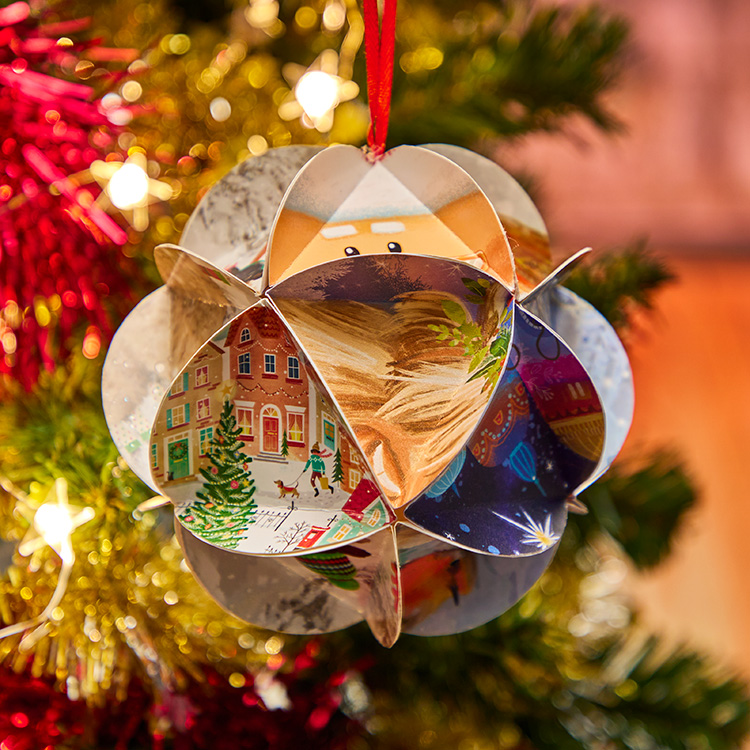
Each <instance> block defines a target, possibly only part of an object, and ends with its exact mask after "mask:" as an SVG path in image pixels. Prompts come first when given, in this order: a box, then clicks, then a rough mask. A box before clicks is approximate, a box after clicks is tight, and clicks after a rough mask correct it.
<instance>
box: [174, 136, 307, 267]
mask: <svg viewBox="0 0 750 750" xmlns="http://www.w3.org/2000/svg"><path fill="white" fill-rule="evenodd" d="M321 150H322V147H321V146H286V147H283V148H274V149H271V150H269V151H266V153H265V154H262V155H260V156H255V157H252V158H250V159H247V160H245V161H243V162H242V163H241V164H238V165H237V166H236V167H235V168H234V169H232V170H231V171H230V172H229V173H228V174H226V175H225V176H224V177H222V178H221V179H220V180H219V181H218V182H217V183H216V184H215V185H214V186H213V187H212V188H211V189H210V190H209V191H208V193H206V195H205V196H204V197H203V198H202V199H201V201H200V203H199V204H198V206H197V208H196V209H195V211H193V213H192V214H191V215H190V218H189V219H188V221H187V224H185V229H184V230H183V232H182V238H181V239H180V245H181V246H182V247H185V248H187V249H188V250H192V251H193V252H194V253H195V254H196V255H200V256H201V257H202V258H205V259H206V260H209V261H211V262H212V263H214V264H215V265H216V266H218V267H219V268H225V269H228V270H230V271H232V273H234V275H235V276H238V277H239V278H241V279H242V280H243V281H251V280H254V279H260V277H261V275H262V267H263V263H262V261H263V258H264V257H265V252H266V246H267V243H268V237H269V235H270V234H271V227H272V225H273V220H274V219H275V218H276V213H277V211H278V208H279V205H280V204H281V199H282V198H283V197H284V193H285V192H286V191H287V189H288V187H289V185H290V184H291V182H292V180H293V179H294V178H295V177H296V175H297V172H299V170H300V169H302V167H303V166H304V165H305V164H306V163H307V162H308V161H309V160H310V159H311V158H312V157H313V156H315V154H317V153H318V152H319V151H321Z"/></svg>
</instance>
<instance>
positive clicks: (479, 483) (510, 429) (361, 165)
mask: <svg viewBox="0 0 750 750" xmlns="http://www.w3.org/2000/svg"><path fill="white" fill-rule="evenodd" d="M243 227H244V228H243ZM509 240H510V244H509ZM184 241H185V242H186V243H187V244H188V245H190V246H191V247H192V248H193V251H191V250H189V249H185V248H180V247H175V246H163V247H161V248H157V251H156V253H155V258H156V262H157V266H158V268H159V271H160V273H161V274H162V276H163V278H164V281H165V286H164V287H163V288H162V289H160V290H157V292H155V293H154V294H153V295H151V296H150V297H148V298H146V299H145V300H144V301H143V302H141V304H140V305H138V306H137V307H136V308H135V310H134V311H133V312H132V313H131V315H130V316H129V317H128V319H127V320H126V322H125V323H124V324H123V326H122V328H121V329H120V331H119V332H118V334H117V335H116V336H115V339H114V341H113V344H112V348H111V350H110V353H109V356H108V358H107V361H106V362H105V372H104V387H103V391H104V394H105V404H104V406H105V413H106V416H107V421H108V424H109V426H110V429H111V431H112V433H113V437H114V438H115V441H116V443H117V445H118V448H119V449H120V450H121V452H122V453H123V455H124V456H126V458H127V459H128V461H129V462H130V464H131V465H132V466H133V468H134V470H135V471H136V472H137V473H138V475H139V476H141V477H142V478H143V479H144V480H145V481H147V482H148V483H149V484H150V485H151V486H152V487H154V488H155V489H157V491H159V492H161V493H163V494H165V495H166V496H168V497H169V498H170V499H171V500H172V501H173V503H174V506H175V516H176V519H177V522H178V523H177V525H176V526H177V533H178V536H179V538H180V541H181V544H182V546H183V549H184V550H185V554H186V559H187V560H188V563H189V565H190V566H191V568H192V569H193V571H194V572H195V575H196V577H197V578H198V579H199V580H201V582H202V583H203V584H204V586H205V587H206V588H207V589H208V590H209V591H210V592H211V593H212V594H213V595H214V597H215V598H216V599H217V600H218V601H219V602H220V603H221V604H222V605H223V606H224V607H225V608H227V609H228V610H229V611H231V612H233V613H234V614H236V615H238V616H240V617H243V618H245V619H248V620H250V621H252V622H254V623H255V624H257V625H261V626H263V627H269V628H274V629H279V630H283V631H285V632H303V633H316V632H327V631H328V630H333V629H337V628H339V627H346V626H347V625H349V624H351V623H353V622H356V621H358V620H362V619H364V620H366V621H367V622H368V624H369V626H370V628H371V629H372V631H373V633H374V634H375V636H376V637H377V638H378V640H380V642H381V643H383V644H385V645H390V644H392V643H393V642H394V641H395V639H396V638H397V637H398V635H399V633H400V632H401V631H402V630H403V631H404V632H411V633H415V634H419V635H436V634H445V633H450V632H459V631H461V630H465V629H468V628H471V627H475V626H477V625H479V624H482V623H483V622H486V621H487V620H489V619H492V618H493V617H495V616H497V615H498V614H500V613H501V612H502V611H504V610H505V609H507V608H508V607H509V606H511V605H512V604H513V603H514V602H515V601H516V600H517V599H518V598H519V597H520V596H522V595H523V594H524V593H525V592H526V591H527V590H528V588H529V587H530V586H531V585H533V583H534V581H535V580H537V579H538V577H539V576H540V575H541V574H542V572H543V571H544V569H545V567H546V565H547V564H548V563H549V560H550V559H551V558H552V556H553V555H554V551H555V549H556V548H557V545H558V542H559V540H560V538H561V536H562V533H563V530H564V527H565V522H566V518H567V506H568V504H569V503H570V502H571V500H572V499H573V498H574V497H575V495H576V494H577V493H578V492H579V491H580V490H581V489H582V488H584V487H585V486H587V485H588V484H589V483H590V482H591V481H593V478H595V477H596V476H598V475H600V474H601V473H602V472H603V471H604V470H605V469H606V468H607V466H608V465H609V464H610V463H611V461H612V460H613V459H614V456H615V454H616V453H617V451H618V450H619V448H620V446H621V444H622V441H623V440H624V437H625V434H626V433H627V427H628V425H629V421H630V417H631V414H632V381H631V379H630V371H629V368H628V366H627V358H626V357H625V354H624V350H622V347H621V345H619V342H618V340H617V337H616V334H615V333H614V331H612V329H611V328H610V327H609V326H608V324H607V323H606V321H604V320H603V319H602V318H601V316H599V314H598V313H596V312H595V311H593V309H590V308H589V307H588V306H587V305H586V303H583V302H582V301H581V300H580V299H578V298H577V297H575V295H572V294H571V293H568V292H566V291H564V290H560V289H558V288H556V284H558V283H559V281H560V279H561V278H562V275H563V274H564V272H565V271H566V270H567V269H568V268H570V267H571V266H572V264H573V263H576V262H578V261H579V260H580V258H581V257H582V256H583V253H584V252H585V251H582V252H581V253H579V254H577V255H576V256H574V257H573V258H572V259H571V260H570V261H569V262H568V264H567V266H566V265H563V266H561V267H558V268H557V269H555V268H554V267H552V265H551V263H550V262H549V243H548V239H547V234H546V229H545V228H544V224H543V222H542V220H541V217H540V216H539V215H538V212H537V211H536V209H535V208H534V206H533V204H532V203H531V202H530V199H529V198H528V196H526V194H525V193H524V192H523V190H522V189H521V188H520V186H519V185H518V183H517V182H515V180H513V179H512V178H511V177H510V176H509V175H508V174H507V173H505V172H504V171H503V170H501V169H500V168H499V167H496V166H495V165H493V164H492V163H491V162H488V161H487V160H484V159H483V158H482V157H479V156H477V155H475V154H470V152H465V151H463V150H460V149H456V148H455V147H448V146H431V147H429V148H419V147H400V148H398V149H394V150H393V151H392V152H389V153H388V154H387V155H386V157H385V158H384V159H383V160H382V161H379V162H376V163H374V164H373V163H372V162H370V161H368V160H367V159H366V158H365V157H364V156H363V154H362V153H361V152H360V151H358V150H357V149H353V148H351V147H332V148H328V149H325V150H322V151H316V150H315V149H307V148H299V149H284V150H281V151H279V152H275V151H272V152H269V153H268V154H267V155H265V156H264V157H261V158H259V159H257V160H256V159H254V160H251V162H248V164H247V165H245V166H242V167H239V168H237V169H236V170H233V171H232V172H231V173H230V174H229V175H227V177H225V178H224V179H223V180H222V181H220V182H219V183H218V184H217V186H215V187H214V188H213V189H212V190H211V191H209V193H208V195H207V196H206V198H204V200H203V202H202V203H201V205H200V208H199V210H198V211H197V212H196V214H195V215H194V217H193V218H192V219H191V221H190V222H189V224H188V225H187V227H186V231H185V234H184ZM511 251H512V252H513V253H515V257H516V260H517V266H516V272H517V282H518V283H517V284H516V283H515V282H516V275H514V267H513V256H512V255H511ZM261 274H263V275H262V276H261ZM512 290H513V291H512ZM144 330H150V331H153V332H154V333H153V335H151V336H149V337H146V338H145V339H144V337H143V331H144ZM248 582H251V583H250V584H249V583H248ZM250 585H252V593H249V591H250V589H249V588H248V587H249V586H250Z"/></svg>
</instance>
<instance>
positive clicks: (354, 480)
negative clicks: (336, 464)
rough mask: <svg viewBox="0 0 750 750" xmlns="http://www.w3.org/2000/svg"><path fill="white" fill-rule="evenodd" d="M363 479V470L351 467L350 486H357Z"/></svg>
mask: <svg viewBox="0 0 750 750" xmlns="http://www.w3.org/2000/svg"><path fill="white" fill-rule="evenodd" d="M360 479H362V472H361V471H357V469H349V486H350V487H356V486H357V485H358V484H359V481H360Z"/></svg>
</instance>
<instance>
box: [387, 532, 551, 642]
mask: <svg viewBox="0 0 750 750" xmlns="http://www.w3.org/2000/svg"><path fill="white" fill-rule="evenodd" d="M397 538H398V557H399V565H400V567H401V589H402V596H403V608H404V622H403V631H404V632H405V633H411V634H413V635H425V636H431V635H450V634H452V633H462V632H464V631H465V630H471V629H472V628H475V627H478V626H479V625H483V624H484V623H486V622H489V621H490V620H493V619H494V618H495V617H498V616H499V615H501V614H502V613H503V612H505V611H506V610H508V609H510V607H512V606H513V605H514V604H515V603H516V602H517V601H518V600H519V599H520V598H521V597H522V596H523V595H524V594H525V593H526V592H527V591H528V590H529V589H530V588H531V587H532V586H533V585H534V584H535V583H536V582H537V581H538V580H539V578H540V576H541V575H542V573H543V572H544V570H545V568H546V567H547V565H549V563H550V561H551V560H552V558H553V557H554V555H555V552H556V551H557V545H554V546H552V547H549V548H548V549H547V550H545V551H544V552H542V553H541V554H539V555H534V556H532V557H514V558H507V557H503V558H498V557H494V556H492V555H478V554H476V553H474V552H469V551H468V550H465V549H461V548H460V547H454V546H452V545H451V544H449V543H448V542H445V541H440V540H438V539H434V538H432V537H429V536H425V535H424V534H420V533H419V532H417V531H415V530H413V529H410V528H407V527H405V526H399V528H398V535H397Z"/></svg>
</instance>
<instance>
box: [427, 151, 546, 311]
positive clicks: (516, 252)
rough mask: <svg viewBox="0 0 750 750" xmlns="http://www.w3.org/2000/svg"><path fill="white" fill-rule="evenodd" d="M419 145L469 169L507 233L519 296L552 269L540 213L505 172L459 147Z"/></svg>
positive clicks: (526, 194)
mask: <svg viewBox="0 0 750 750" xmlns="http://www.w3.org/2000/svg"><path fill="white" fill-rule="evenodd" d="M422 148H426V149H429V150H430V151H434V152H435V153H438V154H441V155H442V156H445V157H446V159H450V160H451V161H452V162H455V163H456V164H458V166H459V167H461V168H462V169H463V170H465V171H466V172H468V173H469V174H470V175H471V177H472V179H474V181H475V182H476V183H477V185H479V187H480V188H481V189H482V192H483V193H484V194H485V195H486V196H487V198H488V199H489V201H490V203H492V205H493V207H494V209H495V211H496V212H497V215H498V216H499V217H500V221H501V223H502V225H503V228H504V229H505V233H506V235H507V236H508V242H509V243H510V248H511V251H512V252H513V259H514V260H515V266H516V275H517V277H518V287H519V290H520V292H521V297H523V296H524V295H525V294H527V293H528V292H530V291H531V290H532V289H533V288H534V287H535V286H536V285H537V284H539V282H540V281H542V279H544V278H545V277H546V276H548V275H549V274H550V273H552V271H553V270H554V267H555V266H554V263H553V262H552V256H551V254H550V247H549V235H548V234H547V227H546V226H545V225H544V221H543V220H542V216H541V214H540V213H539V211H538V210H537V207H536V206H535V205H534V202H533V201H532V200H531V198H530V197H529V195H528V193H527V192H526V191H525V190H524V189H523V188H522V187H521V185H520V184H519V183H518V182H517V180H515V179H514V178H513V177H512V176H511V175H510V174H508V172H506V171H505V170H504V169H503V168H502V167H501V166H499V165H498V164H496V163H495V162H494V161H492V160H490V159H487V158H485V157H484V156H480V155H479V154H477V153H474V152H473V151H469V150H468V149H465V148H460V147H459V146H451V145H448V144H446V143H431V144H430V145H429V146H423V147H422Z"/></svg>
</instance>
